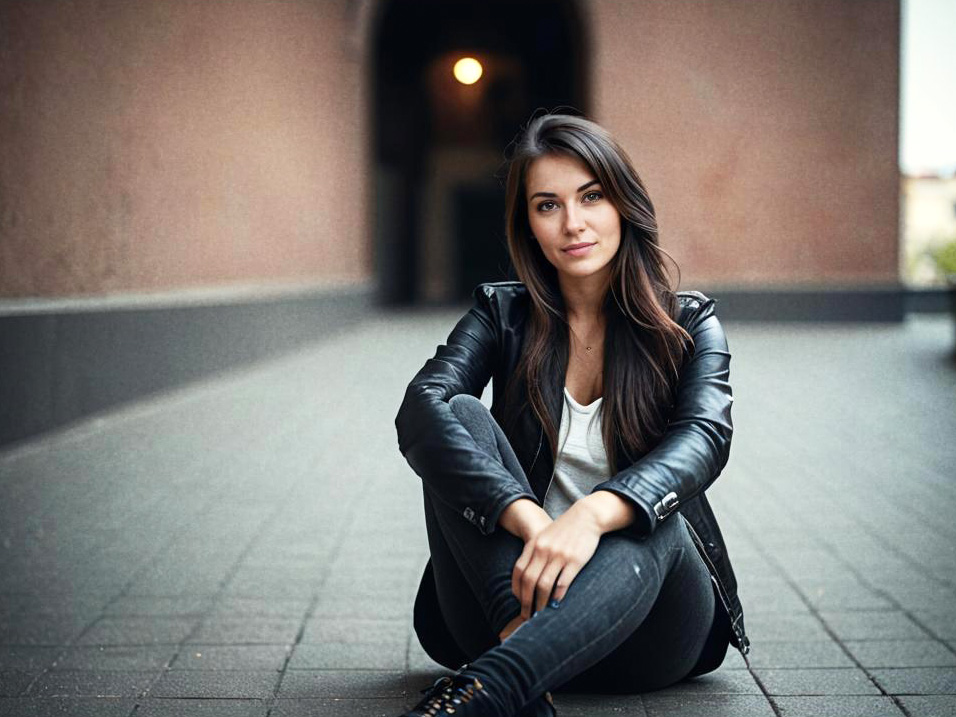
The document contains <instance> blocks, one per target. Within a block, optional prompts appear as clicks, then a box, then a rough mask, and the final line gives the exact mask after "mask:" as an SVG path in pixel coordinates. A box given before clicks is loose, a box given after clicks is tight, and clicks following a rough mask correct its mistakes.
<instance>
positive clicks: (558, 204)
mask: <svg viewBox="0 0 956 717" xmlns="http://www.w3.org/2000/svg"><path fill="white" fill-rule="evenodd" d="M506 229H507V235H508V247H509V252H510V254H511V258H512V262H513V264H514V266H515V269H516V271H517V274H518V277H519V278H520V280H521V281H520V282H499V283H493V284H482V285H480V286H479V287H478V288H477V289H476V290H475V294H474V297H475V305H474V307H473V308H472V309H471V310H470V311H469V312H468V313H467V314H466V315H465V316H464V317H463V318H462V319H461V320H460V321H459V322H458V324H457V326H456V327H455V328H454V330H453V331H452V332H451V335H450V336H449V337H448V340H447V343H446V344H444V345H442V346H439V347H438V350H437V353H436V354H435V357H434V358H432V359H430V360H429V361H427V362H426V363H425V365H424V367H423V368H422V369H421V370H420V371H419V372H418V374H417V375H416V376H415V378H414V379H413V380H412V381H411V383H410V384H409V386H408V390H407V391H406V394H405V399H404V401H403V403H402V406H401V408H400V409H399V412H398V416H397V418H396V427H397V429H398V439H399V448H400V450H401V451H402V453H403V454H404V456H405V457H406V459H407V460H408V462H409V464H410V465H411V466H412V468H413V469H414V470H415V472H416V473H418V475H419V476H421V478H422V481H423V489H424V502H425V521H426V529H427V533H428V541H429V547H430V550H431V560H430V561H429V564H428V566H427V567H426V570H425V575H424V576H423V578H422V583H421V586H420V588H419V594H418V598H417V599H416V605H415V629H416V632H417V634H418V637H419V640H420V641H421V643H422V646H423V647H424V649H425V651H426V652H427V653H428V654H429V655H430V656H431V657H432V658H433V659H435V660H436V661H437V662H439V663H440V664H443V665H445V666H446V667H448V668H450V669H455V668H456V667H458V666H460V667H459V669H458V670H457V671H456V672H455V674H454V675H451V676H447V677H443V678H441V679H439V680H437V681H436V682H435V683H434V685H432V687H431V688H429V689H427V690H424V692H425V696H424V698H423V699H422V700H421V701H420V702H419V704H418V705H417V706H416V708H415V709H414V710H413V711H412V712H409V713H408V715H421V714H429V715H433V714H436V713H441V712H442V711H444V712H446V713H451V712H452V711H454V713H455V714H456V715H458V716H459V717H462V716H464V715H490V716H492V717H511V716H512V715H522V716H525V717H527V716H528V715H554V714H555V711H554V707H553V704H552V700H551V697H550V693H549V692H548V691H549V690H555V689H557V688H562V689H564V690H568V691H577V692H582V691H593V692H625V693H628V692H642V691H646V690H653V689H658V688H661V687H664V686H666V685H669V684H672V683H674V682H677V681H679V680H681V679H684V678H686V677H688V676H692V675H699V674H703V673H705V672H709V671H711V670H714V669H716V668H717V667H718V666H719V665H720V663H721V662H722V661H723V658H724V655H725V652H726V649H727V645H728V643H730V644H733V645H734V646H736V647H738V648H739V649H740V650H741V651H742V652H744V653H746V651H747V649H748V644H749V643H748V641H747V638H746V635H745V634H744V629H743V617H742V611H741V608H740V603H739V601H738V599H737V595H736V582H735V580H734V576H733V571H732V570H731V568H730V563H729V561H728V558H727V553H726V548H725V547H724V543H723V539H722V538H721V535H720V531H719V529H718V527H717V523H716V520H715V519H714V515H713V513H712V511H711V510H710V507H709V505H708V503H707V500H706V498H705V497H704V494H703V491H704V489H705V488H706V487H707V486H708V485H710V483H711V482H712V481H713V480H714V479H715V478H716V477H717V476H718V474H719V473H720V471H721V470H722V469H723V467H724V465H725V464H726V462H727V458H728V454H729V449H730V439H731V433H732V424H731V417H730V408H731V403H732V401H733V396H732V393H731V389H730V385H729V384H728V382H727V381H728V376H729V361H730V354H729V353H728V351H727V343H726V340H725V338H724V334H723V331H722V329H721V326H720V323H719V322H718V320H717V318H716V316H715V315H714V309H713V305H714V302H713V300H710V299H707V298H706V297H705V296H704V295H703V294H700V293H698V292H680V293H674V292H673V291H672V290H671V289H670V287H669V283H668V279H667V275H666V273H665V270H664V263H663V256H664V254H663V251H662V250H661V249H660V248H659V246H658V240H657V224H656V220H655V216H654V207H653V205H652V204H651V201H650V198H649V197H648V195H647V192H646V190H645V188H644V185H643V183H642V182H641V180H640V178H639V177H638V175H637V173H636V172H635V170H634V168H633V167H632V165H631V162H630V160H629V158H628V157H627V155H626V153H625V152H624V151H623V150H622V149H621V147H620V146H619V145H618V144H617V143H616V142H615V141H614V140H613V139H612V138H611V136H610V135H609V134H608V133H607V132H606V131H605V130H604V129H602V128H601V127H600V126H598V125H596V124H594V123H593V122H590V121H588V120H586V119H583V118H580V117H574V116H568V115H558V114H552V115H543V116H540V117H537V118H536V119H534V120H532V121H531V122H530V124H529V125H528V127H527V128H526V129H525V131H524V133H523V134H522V135H521V137H520V138H519V140H518V141H517V143H516V145H515V149H514V153H513V156H512V158H511V161H510V165H509V172H508V182H507V207H506ZM489 379H493V380H494V381H493V403H492V408H491V411H490V412H489V411H488V410H487V409H486V408H485V407H484V405H483V404H481V403H480V401H478V399H477V398H476V397H478V396H480V395H481V393H482V391H483V389H484V388H485V386H486V385H487V383H488V381H489ZM462 663H466V664H464V665H462Z"/></svg>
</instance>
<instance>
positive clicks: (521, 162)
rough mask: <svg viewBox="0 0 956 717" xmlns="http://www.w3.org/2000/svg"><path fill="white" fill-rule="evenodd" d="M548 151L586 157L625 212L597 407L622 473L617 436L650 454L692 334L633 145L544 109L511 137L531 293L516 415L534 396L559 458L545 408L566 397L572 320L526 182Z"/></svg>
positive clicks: (519, 233)
mask: <svg viewBox="0 0 956 717" xmlns="http://www.w3.org/2000/svg"><path fill="white" fill-rule="evenodd" d="M548 154H564V155H569V156H572V157H577V158H578V159H580V160H582V161H583V162H584V163H585V165H587V166H588V167H589V168H590V170H591V171H592V172H593V173H594V175H595V176H596V177H597V179H598V180H599V181H600V183H601V187H602V189H603V190H604V193H605V195H606V196H607V198H608V200H609V201H610V202H611V203H612V204H613V205H614V206H615V208H616V209H617V210H618V212H619V213H620V215H621V245H620V248H619V249H618V251H617V253H616V254H615V256H614V258H613V259H612V260H611V273H610V282H609V286H608V292H607V295H606V297H605V302H604V312H605V317H606V325H605V337H604V391H603V393H604V400H603V402H602V405H601V418H602V423H603V429H602V434H603V438H604V445H605V446H606V447H607V452H608V460H609V462H610V465H611V470H612V471H614V472H616V471H617V466H616V461H615V456H614V453H615V450H614V448H615V446H616V445H617V444H616V443H615V441H618V440H619V441H620V445H621V447H622V448H623V449H624V451H625V453H626V454H627V455H628V456H629V457H631V458H632V460H634V459H635V458H634V457H633V455H632V453H637V454H644V453H646V452H647V451H648V450H650V448H652V447H653V446H654V444H655V443H656V442H657V441H658V440H659V439H660V437H661V436H662V434H663V432H664V430H665V428H666V427H667V420H668V416H669V413H670V408H671V407H672V405H673V399H674V392H675V388H676V384H677V379H678V376H679V371H680V367H681V365H682V363H683V361H684V360H685V351H688V350H689V347H688V344H689V345H690V346H692V345H693V341H692V339H691V337H690V334H688V333H687V331H685V330H684V329H683V328H682V327H681V326H680V325H679V324H677V322H676V321H675V319H676V317H677V312H678V311H679V305H678V302H677V296H676V295H675V293H674V291H673V290H672V288H671V285H670V279H669V276H668V274H667V272H666V271H665V267H664V257H665V256H666V257H667V258H668V259H670V260H671V261H672V262H673V259H671V257H670V255H668V254H667V253H666V252H664V250H663V249H661V248H660V246H659V245H658V238H657V219H656V217H655V215H654V205H653V204H652V203H651V200H650V197H649V196H648V194H647V190H646V189H645V187H644V183H643V182H642V181H641V178H640V177H639V176H638V174H637V172H636V171H635V170H634V167H633V165H632V164H631V160H630V158H629V157H628V156H627V153H626V152H625V151H624V150H623V149H622V148H621V147H620V145H618V143H617V142H616V141H615V140H614V139H613V138H612V137H611V135H610V134H609V133H608V132H607V131H606V130H605V129H604V128H602V127H601V126H599V125H597V124H595V123H594V122H591V121H589V120H587V119H584V118H583V117H576V116H573V115H564V114H545V115H541V116H539V117H536V118H534V119H532V120H531V121H530V122H529V123H528V125H527V127H526V128H525V129H524V131H523V132H522V133H521V134H520V135H519V137H518V138H517V139H516V140H515V142H514V143H513V145H512V151H511V155H510V157H509V164H508V178H507V186H506V206H505V230H506V233H507V237H508V251H509V253H510V254H511V261H512V263H513V264H514V267H515V270H516V272H517V275H518V278H519V279H520V280H521V281H522V282H523V283H524V284H525V286H526V287H527V289H528V292H529V296H530V301H531V306H530V317H529V318H530V323H529V328H528V331H527V333H526V335H525V340H524V347H523V349H522V353H521V358H520V360H519V362H518V366H517V368H516V370H515V372H514V374H513V375H512V378H511V380H510V381H509V385H508V388H507V389H506V390H507V393H508V399H507V404H508V406H509V412H508V413H510V414H511V415H512V416H515V415H516V413H517V411H518V410H519V408H518V407H519V405H521V404H527V403H528V402H530V404H531V407H532V409H533V410H534V413H535V414H536V415H537V417H538V420H539V421H541V425H542V427H543V428H544V432H545V435H546V436H547V438H548V442H549V444H550V446H551V454H552V458H556V456H557V450H558V431H557V426H556V425H555V421H554V418H553V417H552V415H551V413H550V412H549V411H548V408H547V407H548V405H552V406H554V405H560V403H559V402H560V398H559V394H560V393H562V391H563V389H562V387H563V385H564V376H565V374H566V372H567V365H568V350H569V348H568V346H569V325H568V320H567V312H566V307H565V304H564V298H563V296H562V294H561V291H560V288H559V286H558V279H557V271H556V270H555V268H554V266H553V265H552V264H551V263H550V262H549V261H548V260H547V259H546V258H545V256H544V254H543V253H542V251H541V248H540V247H539V246H538V242H537V240H535V239H534V237H533V236H532V234H531V227H530V224H529V222H528V205H527V197H526V186H525V178H526V176H527V172H528V167H529V166H530V165H531V163H532V162H533V161H534V160H535V159H537V158H539V157H542V156H544V155H548ZM674 265H675V266H676V263H675V264H674ZM678 272H679V269H678ZM678 276H679V273H678ZM506 415H507V414H506Z"/></svg>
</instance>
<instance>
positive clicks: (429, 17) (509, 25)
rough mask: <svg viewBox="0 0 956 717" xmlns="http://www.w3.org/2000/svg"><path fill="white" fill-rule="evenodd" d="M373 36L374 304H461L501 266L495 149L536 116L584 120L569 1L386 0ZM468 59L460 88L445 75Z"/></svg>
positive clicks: (577, 29)
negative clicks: (565, 113)
mask: <svg viewBox="0 0 956 717" xmlns="http://www.w3.org/2000/svg"><path fill="white" fill-rule="evenodd" d="M380 13H381V14H380V16H379V18H378V22H377V23H376V25H377V31H376V33H375V36H374V38H373V52H374V60H373V72H374V79H373V87H374V90H373V91H374V99H373V112H374V116H373V127H374V138H375V147H374V152H373V163H374V165H373V166H374V170H375V204H374V206H375V255H376V273H377V275H378V282H379V286H380V289H381V299H382V300H383V302H385V303H422V302H424V303H442V302H448V301H457V300H461V299H463V298H466V297H467V296H468V295H469V294H470V292H471V290H472V289H473V288H474V286H475V285H476V284H478V283H479V282H481V281H493V280H497V279H504V278H507V277H508V276H509V275H510V272H511V268H510V265H509V262H508V258H507V252H506V250H505V238H504V228H503V219H502V217H503V210H504V191H503V181H502V180H503V176H502V169H503V160H504V149H505V147H506V145H507V144H508V143H509V142H510V141H511V140H512V139H513V138H514V135H515V133H516V132H517V131H518V129H519V128H520V127H521V125H522V124H523V123H524V122H526V121H527V119H528V118H529V117H530V116H531V114H532V113H533V112H534V111H535V110H536V109H539V108H547V109H553V108H557V107H566V108H573V109H575V110H578V111H586V110H587V100H588V98H587V96H586V92H585V89H586V88H585V81H584V80H585V77H586V68H585V59H586V57H587V48H586V45H587V33H586V31H585V28H584V19H583V18H582V17H581V14H580V12H579V9H578V7H577V5H576V4H575V3H574V2H573V1H572V0H524V1H516V0H391V1H390V2H388V3H387V4H386V5H385V7H383V8H382V9H381V11H380ZM465 56H471V57H475V58H477V59H478V60H479V61H480V62H481V63H482V65H483V67H484V74H483V75H482V77H481V79H480V80H479V81H478V82H477V83H475V84H474V85H463V84H461V83H459V82H457V81H456V80H454V78H453V77H452V73H451V69H452V67H453V65H454V63H455V61H456V60H457V59H459V58H461V57H465Z"/></svg>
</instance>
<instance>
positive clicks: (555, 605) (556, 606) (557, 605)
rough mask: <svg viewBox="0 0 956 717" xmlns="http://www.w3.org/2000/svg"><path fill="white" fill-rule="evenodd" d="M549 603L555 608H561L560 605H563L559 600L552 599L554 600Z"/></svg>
mask: <svg viewBox="0 0 956 717" xmlns="http://www.w3.org/2000/svg"><path fill="white" fill-rule="evenodd" d="M548 604H549V605H550V606H551V607H553V608H559V607H561V603H560V602H558V601H557V600H552V601H551V602H550V603H548Z"/></svg>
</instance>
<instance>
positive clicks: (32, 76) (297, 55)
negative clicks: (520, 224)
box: [0, 0, 371, 298]
mask: <svg viewBox="0 0 956 717" xmlns="http://www.w3.org/2000/svg"><path fill="white" fill-rule="evenodd" d="M352 12H353V10H352V6H351V4H350V3H349V2H347V0H321V1H318V0H302V1H297V0H282V2H226V3H223V2H196V1H195V0H163V1H162V2H157V1H150V2H128V1H127V0H103V1H99V2H93V1H83V2H66V1H64V2H18V1H16V0H0V297H7V298H9V297H28V296H29V297H53V296H70V295H102V294H112V293H123V292H130V291H132V292H142V291H154V290H171V289H178V288H184V287H195V286H221V285H229V284H233V283H238V284H248V283H263V282H266V283H268V282H280V283H281V282H285V281H294V282H298V283H301V282H303V281H312V280H316V281H320V280H338V281H341V280H367V279H369V278H370V273H371V259H370V252H371V242H370V239H369V237H370V226H369V219H368V211H367V207H368V206H369V203H370V202H369V197H368V193H369V182H368V181H367V178H366V171H365V168H366V166H367V159H366V153H367V151H368V150H367V144H368V142H367V136H368V129H367V127H366V124H367V119H366V110H365V103H366V99H365V95H364V92H365V89H364V84H365V83H364V62H365V58H364V56H362V55H361V54H359V53H356V52H355V49H354V41H353V40H350V36H349V32H350V30H351V28H352V25H353V24H354V20H353V19H352V18H351V17H350V14H351V13H352ZM350 42H352V43H353V44H352V45H351V46H350V44H349V43H350Z"/></svg>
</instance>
